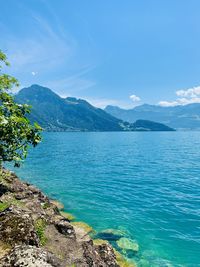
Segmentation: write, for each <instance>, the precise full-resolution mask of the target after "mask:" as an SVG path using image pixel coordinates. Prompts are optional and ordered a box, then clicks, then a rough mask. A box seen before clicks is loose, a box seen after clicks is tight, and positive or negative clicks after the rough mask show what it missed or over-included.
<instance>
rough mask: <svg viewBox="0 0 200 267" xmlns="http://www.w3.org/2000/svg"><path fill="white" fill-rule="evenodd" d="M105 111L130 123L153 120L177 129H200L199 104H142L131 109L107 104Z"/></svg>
mask: <svg viewBox="0 0 200 267" xmlns="http://www.w3.org/2000/svg"><path fill="white" fill-rule="evenodd" d="M105 111H106V112H108V113H109V114H111V115H112V116H115V117H116V118H119V119H121V120H125V121H128V122H130V123H132V122H134V121H136V120H138V119H142V120H153V121H157V122H160V123H163V124H166V125H168V126H169V127H172V128H175V129H177V130H200V104H199V103H195V104H188V105H184V106H182V105H179V106H174V107H162V106H157V105H148V104H144V105H141V106H137V107H135V108H133V109H122V108H119V107H117V106H107V107H106V108H105Z"/></svg>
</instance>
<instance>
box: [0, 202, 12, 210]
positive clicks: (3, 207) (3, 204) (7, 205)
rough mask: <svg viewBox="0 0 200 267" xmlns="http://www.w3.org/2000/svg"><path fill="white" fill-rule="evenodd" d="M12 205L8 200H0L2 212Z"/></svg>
mask: <svg viewBox="0 0 200 267" xmlns="http://www.w3.org/2000/svg"><path fill="white" fill-rule="evenodd" d="M9 206H10V204H9V203H7V202H0V212H2V211H4V210H6V209H7V208H8V207H9Z"/></svg>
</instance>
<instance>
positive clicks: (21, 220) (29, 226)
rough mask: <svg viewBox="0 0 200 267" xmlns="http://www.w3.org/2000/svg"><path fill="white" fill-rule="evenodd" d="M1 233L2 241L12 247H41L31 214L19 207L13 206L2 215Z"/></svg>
mask: <svg viewBox="0 0 200 267" xmlns="http://www.w3.org/2000/svg"><path fill="white" fill-rule="evenodd" d="M0 233H1V241H5V242H6V243H8V244H10V245H11V246H13V245H16V244H28V245H35V246H39V239H38V236H37V234H36V231H35V228H34V222H33V220H32V217H31V214H30V213H28V212H27V211H25V210H23V209H21V208H19V207H16V206H11V207H9V208H8V209H6V210H5V211H4V212H1V213H0Z"/></svg>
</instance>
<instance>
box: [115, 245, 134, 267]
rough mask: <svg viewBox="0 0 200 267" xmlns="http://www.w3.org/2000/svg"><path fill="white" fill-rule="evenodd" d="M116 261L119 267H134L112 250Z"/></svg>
mask: <svg viewBox="0 0 200 267" xmlns="http://www.w3.org/2000/svg"><path fill="white" fill-rule="evenodd" d="M114 253H115V256H116V261H117V263H118V265H119V266H120V267H136V264H134V263H132V262H129V261H128V260H127V259H125V258H124V257H123V256H122V255H121V254H120V253H119V252H118V251H117V250H116V249H114Z"/></svg>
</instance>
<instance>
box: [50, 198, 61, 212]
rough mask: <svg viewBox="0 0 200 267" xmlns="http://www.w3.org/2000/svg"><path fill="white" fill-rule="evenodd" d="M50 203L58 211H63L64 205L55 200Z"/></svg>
mask: <svg viewBox="0 0 200 267" xmlns="http://www.w3.org/2000/svg"><path fill="white" fill-rule="evenodd" d="M51 203H52V204H54V205H55V206H56V207H57V208H58V209H59V210H63V209H64V205H63V204H62V203H61V202H59V201H57V200H51Z"/></svg>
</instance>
